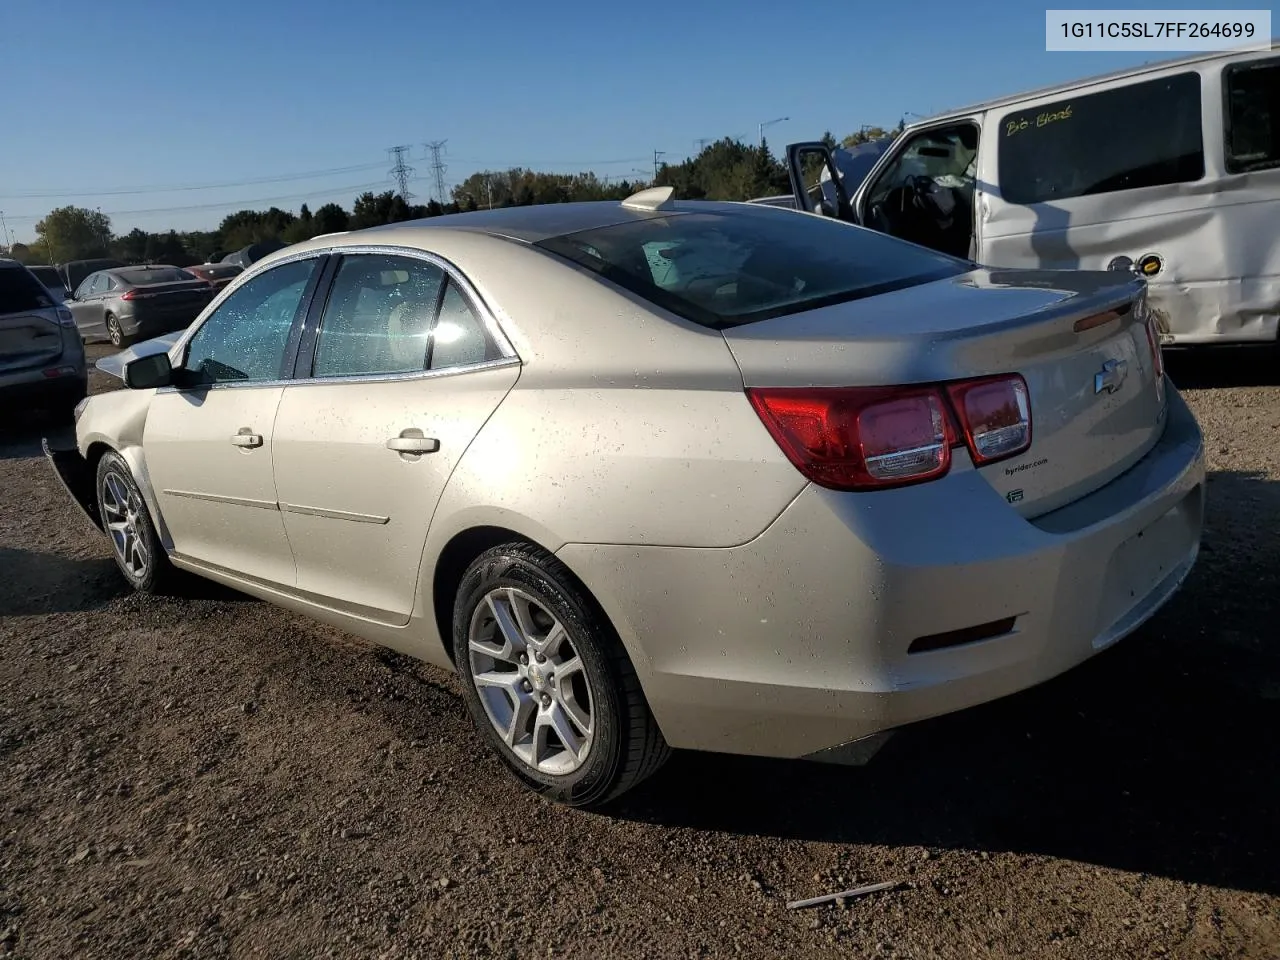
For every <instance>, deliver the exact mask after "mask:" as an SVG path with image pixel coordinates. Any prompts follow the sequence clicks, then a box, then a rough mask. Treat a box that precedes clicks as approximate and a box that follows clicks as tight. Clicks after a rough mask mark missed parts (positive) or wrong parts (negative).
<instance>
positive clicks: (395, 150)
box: [387, 145, 413, 203]
mask: <svg viewBox="0 0 1280 960" xmlns="http://www.w3.org/2000/svg"><path fill="white" fill-rule="evenodd" d="M387 153H388V155H390V156H391V157H392V161H393V163H394V166H392V168H391V170H390V173H391V176H392V177H394V178H395V181H396V190H397V192H398V193H399V194H400V199H401V200H403V201H404V202H405V203H408V202H409V201H410V200H411V199H412V198H413V194H411V193H410V192H409V178H410V177H412V176H413V167H411V166H409V165H408V164H407V163H405V162H404V158H405V156H406V155H407V154H408V153H409V148H408V146H404V145H402V146H399V147H387Z"/></svg>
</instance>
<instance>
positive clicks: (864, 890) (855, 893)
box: [787, 880, 902, 910]
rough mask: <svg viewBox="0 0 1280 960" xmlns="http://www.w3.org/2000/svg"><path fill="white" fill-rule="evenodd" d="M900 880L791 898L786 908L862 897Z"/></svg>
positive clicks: (819, 904) (814, 905)
mask: <svg viewBox="0 0 1280 960" xmlns="http://www.w3.org/2000/svg"><path fill="white" fill-rule="evenodd" d="M901 883H902V881H901V880H886V881H884V882H883V883H872V884H868V885H867V886H865V887H854V888H853V889H852V890H842V891H840V892H839V893H828V894H826V895H825V896H821V897H810V898H809V899H808V900H792V901H791V902H790V903H788V904H787V909H788V910H800V909H803V908H804V907H818V906H821V905H822V904H824V903H834V902H835V901H836V900H844V899H846V898H848V897H862V896H866V895H867V894H868V893H879V892H880V891H881V890H892V889H893V888H894V887H896V886H898V885H899V884H901Z"/></svg>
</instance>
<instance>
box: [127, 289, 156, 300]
mask: <svg viewBox="0 0 1280 960" xmlns="http://www.w3.org/2000/svg"><path fill="white" fill-rule="evenodd" d="M154 296H156V294H154V293H143V292H142V291H141V290H126V291H125V292H124V293H122V294H120V299H121V300H146V299H147V298H148V297H154Z"/></svg>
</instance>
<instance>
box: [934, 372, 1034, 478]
mask: <svg viewBox="0 0 1280 960" xmlns="http://www.w3.org/2000/svg"><path fill="white" fill-rule="evenodd" d="M947 393H948V394H949V395H950V396H951V402H952V404H953V405H954V406H955V411H956V413H957V414H958V415H959V417H960V426H961V428H962V429H963V430H964V438H965V441H966V443H968V445H969V452H970V453H972V454H973V462H974V463H975V464H977V465H978V466H983V465H984V464H988V463H991V462H992V461H993V460H1003V459H1004V458H1005V457H1011V456H1013V455H1014V454H1018V453H1021V452H1022V451H1023V450H1026V449H1027V447H1029V446H1031V402H1030V400H1029V399H1028V398H1027V384H1026V381H1025V380H1023V379H1022V378H1021V377H1020V376H1018V375H1016V374H1014V375H1013V376H1008V377H992V378H991V379H989V380H968V381H963V382H961V383H953V384H950V385H949V386H948V387H947Z"/></svg>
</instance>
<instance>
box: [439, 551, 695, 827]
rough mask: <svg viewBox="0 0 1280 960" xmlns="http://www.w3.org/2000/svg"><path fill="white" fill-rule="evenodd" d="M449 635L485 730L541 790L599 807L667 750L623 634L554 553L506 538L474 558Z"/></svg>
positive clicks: (557, 797)
mask: <svg viewBox="0 0 1280 960" xmlns="http://www.w3.org/2000/svg"><path fill="white" fill-rule="evenodd" d="M453 632H454V650H455V654H456V659H457V666H458V672H459V674H460V676H461V679H462V686H463V691H464V696H465V698H466V701H467V706H468V707H469V708H470V710H471V714H472V717H473V718H474V719H475V721H476V725H477V726H478V727H479V729H480V732H481V735H482V736H483V737H485V739H487V740H488V741H489V743H490V744H491V745H492V747H493V749H494V750H495V751H496V752H497V753H498V755H499V756H500V757H501V758H502V760H503V762H504V763H505V764H506V765H507V767H509V768H510V769H511V770H512V771H513V772H514V773H515V774H516V775H517V776H518V777H519V778H520V779H521V780H522V781H524V783H525V784H527V785H528V786H529V787H530V788H532V789H533V790H535V791H537V792H538V793H541V794H543V795H545V796H547V797H548V798H550V799H552V800H555V801H557V802H559V803H564V804H568V805H570V806H575V807H589V806H599V805H601V804H603V803H606V802H608V801H609V800H612V799H613V798H614V797H617V796H618V795H619V794H621V793H623V792H625V791H626V790H629V789H630V788H631V787H633V786H635V785H636V784H637V783H639V782H640V781H641V780H643V779H645V778H646V777H648V776H649V775H650V774H652V773H653V772H654V771H656V770H657V769H658V768H659V767H660V766H661V765H662V763H663V762H664V761H665V760H666V758H667V756H668V755H669V753H670V748H668V746H667V744H666V741H664V740H663V738H662V734H661V733H660V732H659V730H658V726H657V723H656V722H655V721H654V718H653V714H652V713H651V712H650V711H649V706H648V704H647V703H646V702H645V699H644V694H643V693H642V691H641V689H640V683H639V681H638V680H637V678H636V674H635V669H634V668H633V667H632V665H631V661H630V660H629V659H628V657H627V654H626V651H625V650H624V649H623V647H622V643H621V641H620V640H619V639H618V637H617V634H616V633H615V632H614V631H613V628H612V626H611V625H610V624H609V622H608V621H607V620H606V618H605V617H604V615H603V613H601V612H600V611H599V610H598V608H597V607H596V605H595V604H594V603H593V602H592V601H591V599H590V597H588V596H587V595H586V594H585V592H584V591H583V590H582V588H581V587H580V586H578V585H577V582H576V580H575V579H574V578H573V576H572V575H571V574H570V573H569V571H568V570H567V569H566V568H565V567H564V565H563V564H561V563H560V562H559V561H558V560H556V559H555V557H553V556H551V555H550V554H549V553H547V552H545V551H543V550H540V549H538V548H536V547H533V546H530V545H528V544H523V543H510V544H505V545H503V546H499V547H495V548H493V549H491V550H489V551H487V552H486V553H484V554H483V555H481V556H480V557H479V558H477V559H476V561H475V562H474V563H472V564H471V566H470V567H469V568H468V570H467V572H466V574H465V575H464V577H463V579H462V584H461V586H460V587H459V589H458V594H457V600H456V603H455V605H454V614H453Z"/></svg>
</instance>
